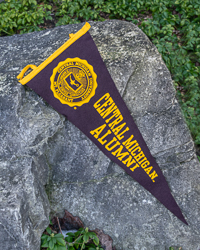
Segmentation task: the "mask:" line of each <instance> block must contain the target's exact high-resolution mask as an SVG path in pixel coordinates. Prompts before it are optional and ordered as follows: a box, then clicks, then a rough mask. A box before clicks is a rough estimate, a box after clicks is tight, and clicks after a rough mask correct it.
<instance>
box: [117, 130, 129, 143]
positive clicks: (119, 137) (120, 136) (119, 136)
mask: <svg viewBox="0 0 200 250" xmlns="http://www.w3.org/2000/svg"><path fill="white" fill-rule="evenodd" d="M128 130H129V127H126V128H125V129H124V131H122V132H121V133H120V134H119V135H117V138H118V139H119V140H121V139H123V138H124V135H123V134H124V133H125V132H126V131H128ZM122 135H123V136H122Z"/></svg>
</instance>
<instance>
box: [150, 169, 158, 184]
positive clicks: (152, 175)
mask: <svg viewBox="0 0 200 250" xmlns="http://www.w3.org/2000/svg"><path fill="white" fill-rule="evenodd" d="M149 177H150V178H151V179H152V181H153V182H155V181H154V178H156V177H158V175H157V173H156V171H155V170H154V171H153V173H151V174H150V175H149Z"/></svg>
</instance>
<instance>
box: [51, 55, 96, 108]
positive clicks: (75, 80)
mask: <svg viewBox="0 0 200 250" xmlns="http://www.w3.org/2000/svg"><path fill="white" fill-rule="evenodd" d="M50 81H51V90H52V91H53V94H54V97H55V98H57V99H58V100H59V101H60V102H61V103H62V104H67V105H69V106H70V107H74V109H76V106H79V107H80V106H82V105H83V104H85V103H88V102H89V101H90V99H91V98H92V97H93V96H94V95H95V90H96V88H97V75H96V74H95V72H94V70H93V67H92V65H90V64H89V63H88V62H87V61H86V60H82V59H80V58H78V57H76V58H67V59H66V60H65V61H63V62H60V63H59V64H58V66H57V67H56V68H54V70H53V74H52V76H51V78H50Z"/></svg>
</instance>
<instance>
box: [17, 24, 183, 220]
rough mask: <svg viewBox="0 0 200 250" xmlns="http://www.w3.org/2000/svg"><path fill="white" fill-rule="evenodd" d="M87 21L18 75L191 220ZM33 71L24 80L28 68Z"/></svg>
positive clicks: (169, 206)
mask: <svg viewBox="0 0 200 250" xmlns="http://www.w3.org/2000/svg"><path fill="white" fill-rule="evenodd" d="M89 28H90V25H89V24H88V23H86V24H85V25H84V26H83V28H82V29H81V30H79V31H78V32H77V33H76V34H70V39H69V40H68V41H67V42H66V43H64V44H63V45H62V46H61V47H60V48H59V49H58V50H57V51H55V52H54V53H53V54H52V55H51V56H50V57H49V58H47V59H46V60H45V61H44V62H43V63H42V64H40V65H39V66H38V67H36V66H35V65H31V66H30V65H28V66H27V67H26V68H25V69H24V70H22V73H20V74H19V76H18V78H19V79H20V80H19V82H20V83H21V84H23V85H24V84H26V85H28V86H29V87H30V88H31V89H33V90H34V91H35V92H36V93H37V94H38V95H40V96H41V97H43V98H44V100H45V101H47V102H48V103H49V104H50V105H51V106H52V107H53V108H54V109H55V110H57V111H58V112H59V113H60V114H62V115H64V116H66V117H67V118H68V120H69V121H71V122H72V123H73V124H74V125H75V126H76V127H78V128H79V129H80V130H81V131H82V132H83V133H84V134H85V135H86V136H88V137H89V138H90V139H91V140H92V141H93V142H94V143H95V144H96V145H97V147H98V148H99V149H100V150H101V151H102V152H103V153H104V154H105V155H107V156H108V157H109V158H110V159H111V160H112V161H113V162H115V163H117V164H118V165H119V166H120V167H122V168H123V169H124V170H125V171H126V172H127V173H128V174H129V175H130V176H132V177H133V179H135V180H136V181H137V182H138V183H140V185H142V186H143V187H144V188H145V189H146V190H148V191H149V192H150V193H151V194H152V195H154V196H155V197H156V198H157V199H158V200H159V201H160V202H161V203H162V204H163V205H164V206H165V207H166V208H167V209H169V210H170V211H171V212H172V213H173V214H174V215H175V216H176V217H177V218H179V219H180V220H181V221H182V222H184V223H185V224H187V222H186V220H185V219H184V217H183V215H182V213H181V210H180V208H179V206H178V205H177V203H176V201H175V200H174V198H173V196H172V195H171V192H170V189H169V186H168V184H167V182H166V180H165V178H164V176H163V174H162V172H161V170H160V168H159V166H158V164H157V163H156V161H155V159H154V158H153V156H152V155H151V153H150V151H149V149H148V147H147V145H146V143H145V141H144V139H143V137H142V135H141V133H140V131H139V129H138V128H137V126H136V124H135V122H134V121H133V119H132V117H131V114H130V112H129V110H128V108H127V106H126V104H125V103H124V101H123V99H122V98H121V96H120V94H119V92H118V90H117V88H116V86H115V84H114V82H113V80H112V78H111V76H110V74H109V72H108V70H107V68H106V66H105V64H104V62H103V60H102V58H101V56H100V54H99V52H98V50H97V47H96V45H95V43H94V41H93V39H92V37H91V36H90V34H89V32H88V30H89ZM30 67H31V68H32V69H33V70H32V72H31V73H29V74H28V75H27V76H25V77H24V78H23V75H24V73H25V71H26V70H27V69H28V68H30Z"/></svg>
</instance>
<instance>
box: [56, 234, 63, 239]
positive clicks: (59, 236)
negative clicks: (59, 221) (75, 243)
mask: <svg viewBox="0 0 200 250" xmlns="http://www.w3.org/2000/svg"><path fill="white" fill-rule="evenodd" d="M54 238H64V236H63V235H62V234H55V235H54Z"/></svg>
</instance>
